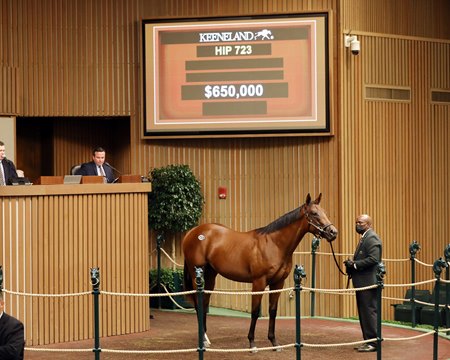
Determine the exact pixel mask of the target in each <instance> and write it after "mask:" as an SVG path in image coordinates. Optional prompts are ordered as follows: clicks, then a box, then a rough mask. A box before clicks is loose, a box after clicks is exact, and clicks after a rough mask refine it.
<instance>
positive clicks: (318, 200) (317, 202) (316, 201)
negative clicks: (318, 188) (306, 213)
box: [314, 193, 322, 204]
mask: <svg viewBox="0 0 450 360" xmlns="http://www.w3.org/2000/svg"><path fill="white" fill-rule="evenodd" d="M320 199H322V193H320V194H319V196H318V197H317V199H316V200H314V202H315V203H316V204H319V203H320Z"/></svg>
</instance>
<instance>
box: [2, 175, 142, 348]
mask: <svg viewBox="0 0 450 360" xmlns="http://www.w3.org/2000/svg"><path fill="white" fill-rule="evenodd" d="M41 180H43V179H42V177H41ZM0 190H1V191H0V217H1V218H0V221H2V231H0V265H2V266H3V276H4V282H3V286H4V289H6V290H10V291H14V292H22V293H30V294H75V293H84V292H87V294H85V295H82V296H78V295H77V296H61V297H31V296H21V295H12V294H8V293H6V294H5V298H6V304H7V311H8V313H10V314H12V315H14V316H16V317H18V318H19V319H20V320H22V322H23V323H24V325H25V338H26V341H27V346H35V345H44V344H52V343H59V342H67V341H77V340H84V339H89V338H92V337H93V305H92V304H93V298H92V295H91V294H90V292H91V291H92V285H91V281H90V268H92V267H98V268H99V269H100V291H109V292H119V293H120V292H122V293H135V294H143V293H144V294H145V293H148V292H149V281H148V276H149V275H148V268H149V265H148V220H147V218H148V193H149V192H150V191H151V184H150V183H139V184H136V183H133V184H125V183H123V184H84V185H79V184H77V185H69V184H66V185H32V186H2V187H1V189H0ZM99 309H100V331H101V336H112V335H122V334H129V333H135V332H141V331H146V330H148V329H149V299H148V298H146V297H132V296H112V295H101V296H100V304H99Z"/></svg>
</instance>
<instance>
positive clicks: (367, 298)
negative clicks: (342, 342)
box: [344, 214, 382, 352]
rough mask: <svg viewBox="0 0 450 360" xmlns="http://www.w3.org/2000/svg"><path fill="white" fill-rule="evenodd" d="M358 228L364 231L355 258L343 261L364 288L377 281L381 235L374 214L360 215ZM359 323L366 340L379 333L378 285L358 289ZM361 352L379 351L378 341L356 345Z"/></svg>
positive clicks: (353, 278) (353, 279)
mask: <svg viewBox="0 0 450 360" xmlns="http://www.w3.org/2000/svg"><path fill="white" fill-rule="evenodd" d="M355 230H356V232H357V233H358V234H360V235H361V238H360V240H359V243H358V246H357V247H356V250H355V254H354V255H353V260H352V259H347V260H345V261H344V264H345V267H346V268H347V274H348V276H350V277H351V278H352V282H353V287H354V288H362V287H366V286H371V285H375V284H376V283H377V279H376V274H377V265H378V263H380V261H381V252H382V245H381V240H380V237H379V236H378V235H377V233H376V232H375V231H374V230H373V229H372V218H371V217H370V216H369V215H367V214H363V215H359V216H358V217H357V218H356V226H355ZM356 305H357V307H358V317H359V324H360V326H361V330H362V334H363V337H364V340H368V339H373V338H376V337H377V288H373V289H369V290H362V291H356ZM355 349H356V350H358V351H359V352H372V351H377V343H376V341H375V342H370V343H365V344H363V345H361V346H359V347H356V348H355Z"/></svg>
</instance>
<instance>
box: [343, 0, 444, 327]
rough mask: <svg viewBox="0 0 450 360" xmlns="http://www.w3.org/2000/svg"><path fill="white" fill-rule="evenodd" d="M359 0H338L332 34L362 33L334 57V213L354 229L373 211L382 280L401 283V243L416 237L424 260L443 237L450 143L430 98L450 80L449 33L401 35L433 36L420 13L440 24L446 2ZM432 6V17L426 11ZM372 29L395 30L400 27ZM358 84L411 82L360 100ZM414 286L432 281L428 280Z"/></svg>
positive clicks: (406, 273) (439, 251)
mask: <svg viewBox="0 0 450 360" xmlns="http://www.w3.org/2000/svg"><path fill="white" fill-rule="evenodd" d="M357 3H358V6H356V2H355V1H352V0H349V1H343V2H342V8H341V10H342V13H341V16H342V24H343V33H342V34H341V40H340V41H342V43H343V37H344V33H345V32H346V31H347V30H348V29H352V30H353V31H352V34H356V35H358V38H359V40H360V42H361V52H360V54H359V55H358V56H353V55H351V53H350V51H348V49H345V48H342V49H341V56H340V58H341V60H342V62H341V65H340V69H341V74H342V76H341V80H342V81H341V84H340V89H341V93H342V108H341V118H342V119H343V120H342V121H341V139H342V142H341V144H342V146H341V150H340V154H341V155H340V156H341V171H340V173H341V179H342V181H341V190H340V193H341V194H348V196H347V197H346V199H345V201H343V202H342V209H341V210H342V213H341V216H342V219H349V221H343V222H342V226H341V235H342V236H344V237H345V238H347V239H351V238H354V236H353V233H354V230H353V223H352V222H351V221H350V220H351V219H352V218H353V217H354V216H355V214H358V213H361V212H367V213H369V214H371V215H372V216H373V218H374V222H375V224H374V226H375V229H376V230H377V231H378V233H379V234H380V235H381V237H382V239H383V241H384V253H383V257H384V258H385V259H387V260H386V267H387V274H388V275H387V278H386V282H387V283H389V284H401V283H408V282H409V280H410V261H409V260H408V258H409V252H408V247H409V244H410V243H411V242H412V241H413V240H417V241H418V242H419V243H420V244H421V246H422V250H421V251H420V252H419V254H418V258H419V259H420V260H421V261H423V262H425V263H426V264H428V265H431V264H432V263H433V262H434V260H435V259H437V258H439V257H441V256H443V250H444V247H445V246H446V244H447V243H448V236H446V234H445V227H446V226H445V225H444V224H445V223H447V222H448V216H449V205H448V204H449V196H450V191H449V190H448V186H446V185H444V184H448V176H449V173H448V170H447V165H446V164H448V163H449V161H450V158H449V156H450V152H449V149H448V145H447V142H446V141H445V140H444V139H446V138H448V137H449V136H450V126H449V122H448V119H449V104H432V103H431V90H432V89H441V90H447V91H448V90H449V89H450V76H449V74H448V69H449V68H450V56H449V52H450V41H449V37H450V33H449V29H448V26H447V28H446V30H445V31H441V32H439V34H441V35H442V37H443V39H442V40H431V39H429V38H423V37H422V38H419V37H410V36H406V35H409V34H411V35H417V34H420V35H422V36H423V35H425V36H432V35H434V36H436V34H437V32H435V31H438V29H437V28H436V24H432V23H429V22H428V21H431V20H432V19H436V18H438V19H436V23H437V24H439V23H440V21H441V20H440V18H439V17H438V16H437V11H438V8H437V7H436V5H437V4H441V6H444V4H443V3H440V2H433V4H432V6H428V5H430V4H426V3H424V2H413V3H414V6H411V7H405V5H406V2H405V1H398V2H388V1H380V2H370V1H358V2H357ZM375 3H376V6H375V7H374V4H375ZM399 6H403V7H402V8H399ZM446 6H447V9H448V5H446ZM383 7H384V9H383ZM430 9H431V10H430ZM443 9H444V8H441V10H442V11H443ZM400 10H402V11H401V12H400ZM430 11H432V12H433V15H435V16H428V15H431V14H430ZM391 12H392V13H391ZM419 14H421V15H420V16H421V17H420V20H421V21H422V22H423V23H425V25H424V24H420V25H418V26H417V27H414V26H412V23H411V22H410V21H412V20H411V19H414V18H417V17H418V16H419ZM392 17H395V19H398V21H393V19H392ZM375 19H382V20H381V21H378V20H377V21H375ZM407 19H409V20H407ZM364 20H365V21H366V22H363V21H364ZM391 20H392V21H391ZM433 21H434V20H433ZM413 23H417V22H414V21H413ZM426 25H428V26H426ZM358 30H360V31H359V32H358ZM441 30H443V28H442V29H441ZM374 31H376V32H383V31H386V32H390V31H393V32H398V33H402V34H404V35H405V36H390V35H382V34H380V33H375V32H374ZM366 85H370V86H377V85H378V86H384V87H391V88H396V87H405V88H407V89H409V90H410V92H411V99H410V101H396V100H388V99H386V100H381V99H380V100H368V99H366V98H365V97H364V87H365V86H366ZM355 241H356V240H355ZM355 241H353V242H352V241H349V242H344V244H345V248H344V249H343V251H347V252H348V251H350V250H351V249H352V248H353V247H354V245H355ZM389 259H403V260H404V261H400V262H399V261H396V262H394V261H389ZM433 278H434V274H433V272H432V269H431V267H429V266H421V265H418V266H417V281H421V280H428V279H433ZM420 288H429V289H430V290H431V285H428V286H421V287H420ZM406 289H407V288H405V287H400V288H398V287H396V288H386V289H385V292H384V293H385V295H386V296H390V297H397V298H401V297H403V296H404V293H405V291H406ZM390 303H392V301H391V302H390V301H386V302H384V311H383V318H392V316H393V311H392V309H391V307H390V306H389V304H390ZM343 314H344V315H345V316H350V315H352V314H355V309H354V302H353V301H352V299H349V300H347V301H346V302H345V303H344V309H343Z"/></svg>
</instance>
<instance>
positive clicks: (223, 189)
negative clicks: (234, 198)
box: [219, 186, 227, 199]
mask: <svg viewBox="0 0 450 360" xmlns="http://www.w3.org/2000/svg"><path fill="white" fill-rule="evenodd" d="M226 198H227V188H226V187H225V186H219V199H226Z"/></svg>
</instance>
